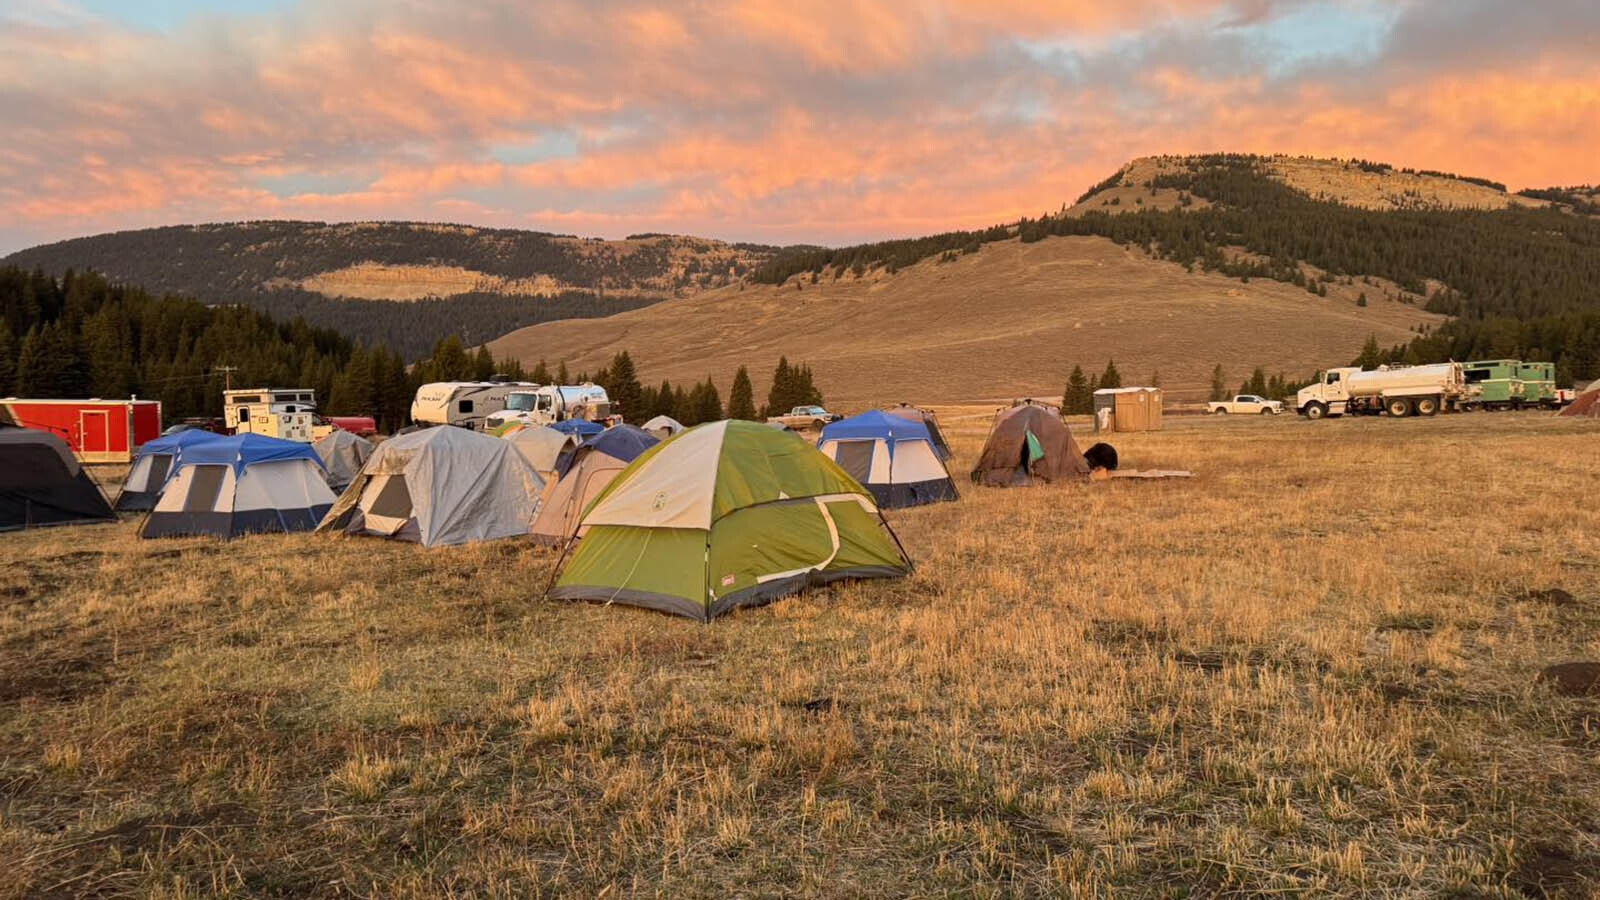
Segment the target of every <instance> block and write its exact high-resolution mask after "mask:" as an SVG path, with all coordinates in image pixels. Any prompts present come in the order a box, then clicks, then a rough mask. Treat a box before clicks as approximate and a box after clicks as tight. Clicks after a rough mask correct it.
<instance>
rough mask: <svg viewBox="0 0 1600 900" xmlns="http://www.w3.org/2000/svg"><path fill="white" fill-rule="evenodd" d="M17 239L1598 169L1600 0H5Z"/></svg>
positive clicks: (575, 219)
mask: <svg viewBox="0 0 1600 900" xmlns="http://www.w3.org/2000/svg"><path fill="white" fill-rule="evenodd" d="M0 128H3V130H0V253H4V252H8V251H11V250H16V249H20V248H21V247H24V246H27V245H31V244H34V243H39V242H42V241H49V240H57V239H61V238H65V237H73V236H77V235H83V234H91V233H95V232H100V231H108V230H116V229H124V228H136V227H145V226H150V225H160V224H174V223H186V222H203V221H225V220H238V219H258V218H305V219H322V220H332V221H344V220H356V219H421V220H437V221H452V222H467V223H473V224H484V225H501V226H511V227H520V228H533V229H539V230H548V231H560V232H576V233H579V234H585V235H600V236H605V237H620V236H622V235H625V234H628V233H631V232H639V231H674V232H686V233H694V234H702V235H707V236H711V237H720V238H726V239H733V240H753V241H763V242H773V243H791V242H799V241H805V242H819V243H842V242H850V241H857V240H863V239H871V238H880V237H889V236H901V235H909V234H920V233H926V232H930V231H939V230H946V229H950V228H961V227H973V226H981V225H989V224H993V223H996V222H1000V221H1005V220H1009V219H1014V218H1016V217H1017V216H1020V215H1037V214H1038V213H1040V212H1043V211H1046V210H1053V209H1056V208H1059V207H1060V205H1061V204H1062V203H1063V202H1071V201H1072V200H1073V199H1074V198H1076V197H1077V195H1078V194H1079V193H1081V192H1082V191H1083V190H1084V189H1085V188H1086V187H1087V186H1088V185H1090V184H1091V183H1093V182H1095V181H1098V180H1100V179H1101V178H1103V177H1105V176H1106V175H1108V174H1110V173H1111V172H1112V171H1114V170H1115V169H1116V168H1117V166H1119V165H1121V164H1122V163H1123V162H1125V161H1126V160H1128V159H1129V158H1131V157H1135V156H1142V155H1149V154H1155V153H1189V152H1201V151H1211V150H1232V151H1247V152H1262V153H1270V152H1283V153H1294V154H1312V155H1318V156H1344V157H1348V156H1358V157H1365V158H1369V159H1380V160H1383V161H1386V162H1391V163H1394V164H1397V165H1402V166H1413V167H1418V168H1434V169H1445V170H1449V171H1455V172H1461V173H1463V174H1470V175H1479V176H1484V177H1489V178H1493V179H1496V180H1500V181H1505V182H1507V183H1508V184H1509V185H1510V186H1511V187H1512V188H1513V189H1517V188H1522V187H1545V186H1550V185H1556V184H1560V185H1567V184H1577V183H1586V182H1596V181H1600V149H1597V148H1600V2H1596V0H1521V2H1515V3H1513V2H1508V0H1507V2H1503V0H1397V2H1386V3H1385V2H1366V0H1303V2H1295V0H1233V2H1226V0H1117V2H1103V0H1061V2H1038V3H1030V2H1022V0H942V2H940V0H930V2H921V3H912V2H904V3H897V2H888V0H809V2H797V0H691V2H670V0H638V2H634V0H560V2H541V0H527V2H491V0H321V2H313V0H302V2H296V0H168V2H143V3H141V2H137V0H4V2H3V3H0Z"/></svg>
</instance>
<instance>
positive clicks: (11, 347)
mask: <svg viewBox="0 0 1600 900" xmlns="http://www.w3.org/2000/svg"><path fill="white" fill-rule="evenodd" d="M16 377H17V339H16V337H15V336H14V335H12V333H11V324H10V323H9V322H7V321H6V320H5V319H0V397H7V396H10V395H11V384H12V382H13V381H14V380H15V379H16Z"/></svg>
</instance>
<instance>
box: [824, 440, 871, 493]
mask: <svg viewBox="0 0 1600 900" xmlns="http://www.w3.org/2000/svg"><path fill="white" fill-rule="evenodd" d="M872 447H873V442H872V441H840V442H839V449H838V451H837V452H836V453H835V454H834V458H833V459H834V462H836V463H838V464H839V468H841V469H843V470H844V471H845V474H846V475H849V476H850V477H851V478H854V479H855V480H856V481H858V482H860V483H862V484H866V482H867V479H868V478H869V477H870V476H871V475H872Z"/></svg>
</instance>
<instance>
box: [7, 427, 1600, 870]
mask: <svg viewBox="0 0 1600 900" xmlns="http://www.w3.org/2000/svg"><path fill="white" fill-rule="evenodd" d="M944 413H945V425H946V427H947V429H948V430H949V431H951V432H952V433H953V435H954V441H955V444H956V449H957V453H958V458H957V466H958V467H959V466H960V465H961V464H962V463H968V462H970V460H971V459H972V458H973V456H974V455H975V453H976V450H977V447H978V444H979V442H980V441H981V437H982V431H983V429H984V426H985V424H986V422H987V415H986V411H985V410H982V409H968V410H955V409H952V410H945V411H944ZM1077 430H1078V431H1079V432H1080V436H1081V437H1083V438H1084V442H1085V443H1087V441H1088V436H1087V435H1086V434H1082V432H1083V430H1084V429H1082V428H1079V429H1077ZM1595 438H1596V433H1595V428H1594V427H1593V426H1592V425H1591V424H1590V423H1588V422H1577V423H1569V422H1567V421H1564V420H1556V419H1553V418H1551V417H1549V416H1546V415H1540V414H1533V413H1528V414H1509V413H1507V414H1492V415H1491V414H1479V415H1473V416H1459V417H1441V418H1438V419H1434V420H1411V421H1330V422H1319V423H1308V422H1304V421H1301V420H1297V419H1293V418H1282V419H1260V420H1256V419H1251V420H1230V421H1224V422H1218V421H1213V420H1204V419H1189V420H1184V419H1178V418H1174V419H1172V420H1171V421H1170V422H1169V428H1168V430H1167V431H1165V432H1162V433H1157V434H1147V435H1122V436H1118V437H1117V438H1116V439H1115V440H1114V443H1116V444H1117V445H1118V447H1119V449H1120V450H1121V451H1122V453H1123V456H1124V459H1125V460H1126V461H1127V463H1128V464H1129V465H1130V466H1134V467H1141V468H1143V467H1160V468H1190V469H1193V470H1194V471H1195V472H1196V477H1195V478H1194V479H1192V480H1188V481H1168V482H1149V483H1127V482H1110V483H1097V484H1088V483H1074V484H1070V485H1063V486H1055V487H1045V488H1039V489H1031V490H1013V491H1004V490H979V489H975V488H969V489H967V490H966V491H965V496H964V497H963V499H962V500H961V502H959V503H955V504H944V505H941V506H937V507H931V508H925V509H920V510H911V511H905V512H900V513H893V514H891V519H892V521H893V522H894V524H895V526H896V527H897V529H898V530H899V533H900V535H901V537H902V539H903V540H904V542H905V543H906V545H907V547H908V548H909V549H910V550H911V552H912V553H913V555H914V556H915V557H916V559H917V563H918V568H917V572H916V574H915V576H914V577H912V578H910V579H907V580H904V581H901V582H868V583H861V584H854V585H848V586H839V587H835V588H832V589H829V590H824V591H818V592H815V593H811V594H807V595H805V596H802V597H797V598H792V599H788V600H785V601H782V602H780V603H777V604H775V605H773V606H770V607H767V608H764V609H760V610H752V611H746V612H742V613H739V614H736V615H734V616H731V617H728V618H725V619H722V620H719V621H718V622H716V623H714V624H712V625H711V626H702V625H699V624H697V623H694V622H690V621H687V620H682V619H676V618H671V617H667V616H663V615H660V614H656V613H652V612H648V611H642V610H637V609H631V608H625V607H611V608H607V607H601V606H590V605H581V604H578V605H572V604H558V603H551V602H545V601H543V600H541V599H539V597H538V592H539V591H540V589H541V588H542V586H543V585H544V584H545V582H546V580H547V578H548V575H549V567H550V565H551V564H552V561H553V558H552V556H551V555H550V554H547V553H543V552H540V551H539V550H536V549H534V548H532V547H530V546H528V545H526V544H524V543H520V542H514V541H513V542H499V543H493V544H487V545H480V546H476V547H468V548H459V549H446V550H437V551H427V550H422V549H419V548H417V547H414V546H408V545H399V544H394V543H389V542H384V541H378V540H357V539H335V538H325V537H321V536H267V537H259V538H252V539H247V540H241V541H237V542H234V543H231V544H220V543H216V542H211V541H204V540H182V541H160V542H140V541H138V540H137V539H135V537H134V528H135V526H134V524H133V523H124V524H122V525H118V526H112V527H85V528H74V529H56V530H48V531H39V532H30V533H25V534H9V535H4V536H0V548H3V553H4V560H5V565H4V568H3V570H0V860H4V861H5V862H6V868H5V873H4V876H3V877H0V896H5V897H34V896H51V895H54V896H81V895H91V896H146V897H199V896H217V895H232V896H246V895H249V896H261V895H293V896H298V895H308V894H309V895H323V896H372V897H439V896H487V897H523V896H585V897H602V896H604V897H621V896H630V895H671V896H679V897H684V896H687V897H701V896H704V897H732V896H744V897H753V896H774V895H782V896H789V895H794V896H828V897H837V896H922V897H929V896H962V897H966V896H988V897H1001V896H1080V897H1088V896H1106V895H1109V894H1111V893H1116V894H1118V895H1126V896H1140V897H1181V896H1220V895H1224V894H1230V895H1258V894H1267V893H1293V894H1312V895H1326V896H1369V895H1404V896H1459V897H1467V896H1502V897H1512V896H1519V891H1526V892H1535V893H1536V892H1538V891H1540V890H1544V891H1550V892H1558V891H1562V890H1565V891H1569V893H1570V895H1571V896H1583V895H1584V892H1585V891H1586V890H1592V888H1593V885H1592V884H1589V885H1587V886H1586V885H1585V884H1584V883H1583V882H1582V881H1581V879H1582V878H1583V877H1584V873H1586V872H1593V871H1594V866H1595V862H1596V860H1597V859H1600V847H1597V846H1596V829H1597V828H1600V826H1597V825H1596V824H1595V823H1596V822H1597V821H1600V770H1597V762H1600V759H1597V756H1596V754H1597V750H1600V729H1597V727H1596V726H1595V725H1594V724H1593V723H1595V722H1600V702H1597V701H1596V700H1594V699H1571V698H1563V697H1556V696H1554V695H1552V694H1550V693H1548V692H1547V691H1546V689H1544V688H1542V687H1539V686H1536V685H1535V683H1534V674H1535V673H1536V672H1537V670H1538V669H1539V668H1540V667H1541V666H1542V665H1544V664H1547V663H1551V662H1557V661H1563V660H1568V659H1580V658H1594V657H1596V656H1597V655H1600V640H1597V638H1596V625H1597V624H1600V606H1597V605H1596V604H1597V597H1600V513H1597V512H1596V511H1595V505H1594V503H1593V502H1592V500H1591V499H1590V496H1591V495H1590V491H1591V485H1592V481H1593V479H1594V476H1595V473H1596V470H1595V465H1594V461H1593V446H1594V441H1595ZM1553 587H1560V588H1564V589H1566V590H1568V591H1570V592H1572V593H1573V594H1574V595H1576V596H1577V598H1578V599H1579V601H1581V602H1580V603H1578V604H1576V605H1570V606H1564V605H1553V604H1549V603H1542V602H1537V601H1533V600H1528V599H1519V598H1521V597H1522V595H1523V594H1524V592H1526V591H1529V590H1532V589H1543V588H1553ZM1541 877H1542V878H1544V881H1543V882H1541V881H1540V878H1541Z"/></svg>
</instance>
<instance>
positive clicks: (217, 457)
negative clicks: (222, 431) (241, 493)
mask: <svg viewBox="0 0 1600 900" xmlns="http://www.w3.org/2000/svg"><path fill="white" fill-rule="evenodd" d="M152 443H153V442H152ZM285 459H309V460H311V461H312V462H314V463H316V464H317V468H319V469H321V468H324V466H323V465H322V457H320V456H318V455H317V451H316V450H315V449H314V448H312V446H311V445H310V444H301V443H299V442H297V441H283V440H279V439H278V438H271V437H267V436H265V435H260V434H239V435H234V436H233V437H227V438H219V439H217V440H214V441H206V442H204V443H200V444H195V445H193V446H190V447H188V448H186V449H185V450H184V451H183V457H182V458H181V459H179V460H175V461H174V462H175V463H176V464H178V465H185V466H203V465H213V466H216V465H228V466H233V470H234V472H243V471H244V469H245V467H246V466H248V465H251V464H252V463H258V462H277V461H279V460H285Z"/></svg>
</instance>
